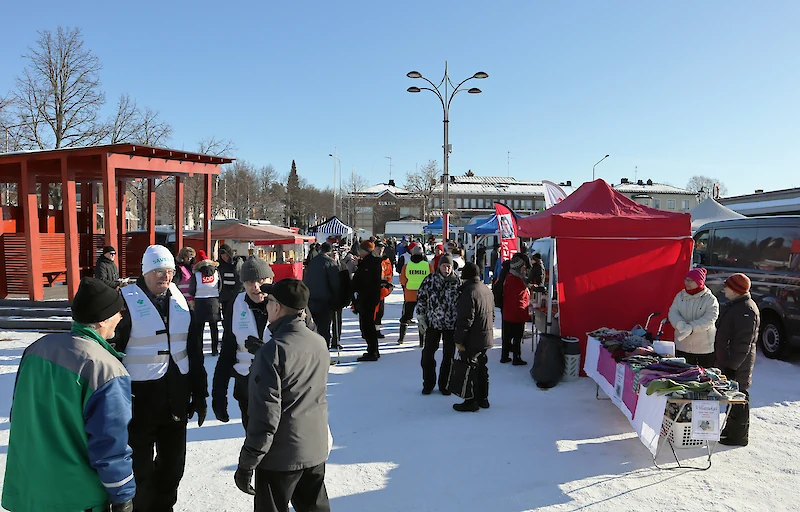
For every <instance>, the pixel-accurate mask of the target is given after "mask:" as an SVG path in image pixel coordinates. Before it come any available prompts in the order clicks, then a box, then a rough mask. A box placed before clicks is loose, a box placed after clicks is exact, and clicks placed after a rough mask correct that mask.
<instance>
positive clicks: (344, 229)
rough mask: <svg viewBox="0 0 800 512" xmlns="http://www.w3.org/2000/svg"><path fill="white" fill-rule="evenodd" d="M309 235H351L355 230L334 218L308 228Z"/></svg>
mask: <svg viewBox="0 0 800 512" xmlns="http://www.w3.org/2000/svg"><path fill="white" fill-rule="evenodd" d="M308 232H309V233H324V234H326V235H349V234H351V233H352V232H353V228H351V227H350V226H348V225H347V224H345V223H344V222H342V221H340V220H339V218H338V217H336V216H333V217H331V218H330V219H328V220H326V221H325V222H323V223H321V224H317V225H316V226H312V227H310V228H308Z"/></svg>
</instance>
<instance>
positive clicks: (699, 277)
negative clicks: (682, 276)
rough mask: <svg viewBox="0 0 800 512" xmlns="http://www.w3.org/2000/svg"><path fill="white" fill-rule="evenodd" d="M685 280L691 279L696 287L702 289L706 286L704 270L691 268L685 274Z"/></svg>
mask: <svg viewBox="0 0 800 512" xmlns="http://www.w3.org/2000/svg"><path fill="white" fill-rule="evenodd" d="M686 279H691V280H692V281H694V282H695V283H697V286H699V287H701V288H702V287H703V286H705V284H706V269H704V268H699V267H698V268H693V269H692V270H690V271H689V272H687V273H686Z"/></svg>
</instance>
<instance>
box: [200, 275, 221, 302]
mask: <svg viewBox="0 0 800 512" xmlns="http://www.w3.org/2000/svg"><path fill="white" fill-rule="evenodd" d="M194 278H195V281H197V289H196V290H195V291H194V298H195V299H213V298H215V297H219V272H217V271H214V273H213V274H211V275H210V276H207V275H205V274H203V273H202V272H195V273H194Z"/></svg>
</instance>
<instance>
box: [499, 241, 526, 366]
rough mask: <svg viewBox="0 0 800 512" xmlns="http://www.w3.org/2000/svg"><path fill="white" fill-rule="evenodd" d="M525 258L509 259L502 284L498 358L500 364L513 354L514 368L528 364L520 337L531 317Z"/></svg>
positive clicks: (516, 256) (519, 255) (518, 255)
mask: <svg viewBox="0 0 800 512" xmlns="http://www.w3.org/2000/svg"><path fill="white" fill-rule="evenodd" d="M527 275H528V269H527V267H526V258H525V257H524V256H523V255H522V254H519V253H518V254H515V255H514V257H512V258H511V267H510V269H509V272H508V275H507V276H506V279H505V282H504V283H503V309H502V314H503V350H502V355H501V357H500V362H501V363H507V362H509V361H511V359H509V357H508V354H509V352H513V354H514V362H513V363H511V364H513V365H514V366H524V365H526V364H528V363H527V362H525V361H523V360H522V357H521V353H522V347H521V345H522V335H523V333H524V332H525V322H529V321H530V319H531V315H530V313H529V312H528V304H530V291H529V290H528V285H527V280H526V276H527Z"/></svg>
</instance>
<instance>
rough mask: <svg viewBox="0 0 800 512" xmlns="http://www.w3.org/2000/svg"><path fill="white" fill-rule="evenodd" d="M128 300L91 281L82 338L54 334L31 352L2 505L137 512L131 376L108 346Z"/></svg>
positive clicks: (83, 305)
mask: <svg viewBox="0 0 800 512" xmlns="http://www.w3.org/2000/svg"><path fill="white" fill-rule="evenodd" d="M123 304H124V302H123V299H122V296H121V295H120V294H119V292H118V291H116V290H114V289H112V288H109V287H108V286H107V285H105V284H104V283H103V282H102V281H100V280H98V279H95V278H91V277H87V278H85V279H83V280H82V281H81V284H80V287H79V288H78V292H77V293H76V294H75V299H74V301H73V303H72V319H73V324H72V333H70V334H49V335H47V336H45V337H43V338H42V339H40V340H39V341H37V342H35V343H33V344H31V345H30V346H29V347H28V348H27V349H26V350H25V353H24V354H23V355H22V361H21V362H20V365H19V371H18V372H17V382H16V385H15V387H14V402H13V405H12V408H11V432H10V439H9V443H8V459H7V461H6V475H5V482H4V486H3V501H2V505H3V507H4V508H5V509H7V510H10V511H11V512H29V511H30V512H41V511H44V510H47V511H52V512H61V511H63V512H79V511H81V512H83V511H87V510H91V511H92V512H98V511H104V512H107V511H108V510H109V507H110V509H111V511H112V512H131V511H132V510H133V496H134V494H135V493H136V482H135V481H134V479H133V465H132V462H131V453H132V451H131V448H130V447H129V446H128V423H129V422H130V420H131V383H130V376H129V375H128V372H127V371H126V370H125V367H124V366H123V365H122V363H121V362H120V361H119V358H120V357H121V355H122V354H120V353H118V352H116V351H115V350H114V349H113V348H112V347H111V346H110V345H109V344H108V343H107V342H106V340H107V339H110V338H111V337H112V336H113V335H114V330H115V329H116V327H117V324H118V323H119V321H120V319H121V318H122V316H121V315H120V311H121V310H122V307H123Z"/></svg>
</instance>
